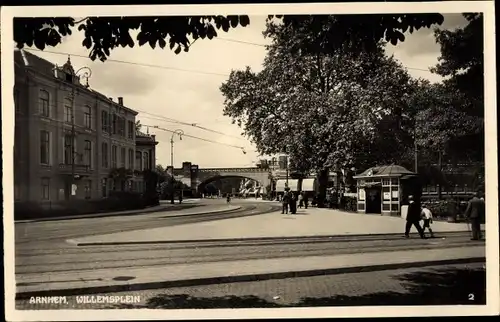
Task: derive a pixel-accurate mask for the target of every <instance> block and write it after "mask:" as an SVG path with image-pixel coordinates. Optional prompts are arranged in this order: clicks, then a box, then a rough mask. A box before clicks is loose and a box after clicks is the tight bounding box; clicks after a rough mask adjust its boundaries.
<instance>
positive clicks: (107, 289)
mask: <svg viewBox="0 0 500 322" xmlns="http://www.w3.org/2000/svg"><path fill="white" fill-rule="evenodd" d="M485 261H486V258H485V257H471V258H461V259H448V260H434V261H420V262H413V263H408V262H407V263H398V264H384V265H372V266H355V267H340V268H330V269H314V270H297V271H288V272H277V273H261V274H245V275H237V276H221V277H208V278H193V279H180V280H176V281H163V282H146V283H137V284H122V285H110V286H97V287H82V288H73V289H58V290H43V291H29V292H18V293H16V298H15V299H16V300H22V299H29V298H30V297H32V296H74V295H88V294H99V293H118V292H131V291H141V290H151V289H161V288H174V287H189V286H202V285H211V284H225V283H241V282H255V281H262V280H271V279H285V278H297V277H312V276H318V275H336V274H348V273H366V272H375V271H383V270H394V269H406V268H417V267H427V266H439V265H451V264H472V263H481V262H485Z"/></svg>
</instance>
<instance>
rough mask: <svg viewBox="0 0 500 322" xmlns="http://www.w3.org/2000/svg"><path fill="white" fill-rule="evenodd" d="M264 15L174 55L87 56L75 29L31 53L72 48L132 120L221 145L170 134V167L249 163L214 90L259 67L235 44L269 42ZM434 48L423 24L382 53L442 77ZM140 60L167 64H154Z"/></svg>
mask: <svg viewBox="0 0 500 322" xmlns="http://www.w3.org/2000/svg"><path fill="white" fill-rule="evenodd" d="M444 16H445V20H444V23H443V25H442V26H441V27H440V28H442V29H454V28H457V27H461V26H463V25H464V24H465V19H464V18H463V17H462V16H461V15H460V14H445V15H444ZM265 19H266V17H265V16H250V25H249V26H247V27H244V28H243V27H239V28H237V29H234V30H233V29H231V30H230V31H229V32H228V33H224V32H222V31H221V32H220V33H219V37H218V38H215V39H213V40H208V39H207V40H201V39H200V40H198V41H196V43H194V44H193V46H192V47H191V48H190V51H189V52H188V53H185V52H181V53H180V54H179V55H176V54H175V53H174V52H173V51H170V50H168V49H165V50H162V49H159V48H157V49H154V50H153V49H152V48H151V47H149V45H145V46H142V47H138V46H137V45H136V46H135V47H134V48H129V47H127V48H121V47H119V48H117V49H114V50H113V51H112V52H111V56H110V57H109V59H108V60H107V61H106V62H104V63H102V62H100V61H95V62H93V61H91V60H90V59H89V58H88V50H87V49H86V48H85V47H83V46H82V45H81V43H82V40H83V33H80V32H78V31H77V30H76V29H75V30H74V33H73V35H71V36H69V37H66V38H64V40H63V43H62V44H60V45H58V46H57V47H55V48H52V47H49V48H47V49H46V51H45V52H40V51H33V53H34V54H36V55H39V56H41V57H42V58H45V59H47V60H49V61H51V62H53V63H56V64H58V65H62V64H64V63H65V62H66V60H67V55H68V54H71V62H72V64H73V66H74V68H75V70H77V69H78V68H80V67H83V66H86V67H90V68H91V70H92V75H91V77H90V79H89V84H90V86H91V87H92V88H93V89H94V90H97V91H99V92H101V93H103V94H104V95H106V96H108V97H113V98H115V99H114V100H115V101H117V99H116V98H117V97H119V96H121V97H123V100H124V105H126V106H127V107H129V108H132V109H134V110H137V111H139V115H138V117H137V119H138V120H140V121H141V124H144V125H150V126H159V127H162V128H165V129H169V130H176V129H181V130H183V131H184V133H186V134H189V135H193V136H197V137H201V138H204V139H208V140H212V141H216V142H220V143H222V144H215V143H209V142H205V141H200V140H196V139H193V138H189V137H183V139H182V140H181V141H180V140H179V139H178V138H175V139H174V141H175V144H174V165H175V167H176V168H177V167H180V166H181V164H182V162H183V161H190V162H192V163H193V164H198V165H199V166H200V167H201V168H216V167H251V166H254V165H255V162H256V161H257V160H258V159H259V155H258V152H257V151H256V149H255V147H254V146H252V144H251V142H250V141H249V140H248V139H247V138H245V137H243V136H242V135H241V133H242V129H241V128H239V127H238V126H237V125H236V124H232V123H231V119H230V118H229V117H226V116H223V114H222V111H223V102H224V98H223V96H222V94H221V92H220V90H219V88H220V85H221V84H222V83H223V82H224V81H226V80H227V78H228V75H229V73H230V72H231V70H240V69H244V68H245V67H246V66H250V67H251V68H252V70H254V71H259V70H261V69H262V62H263V60H264V57H265V55H266V49H265V47H263V46H258V45H253V44H245V43H241V42H246V43H254V44H262V45H265V44H268V43H269V40H267V39H264V37H263V35H262V31H263V30H264V29H265ZM231 40H237V41H239V42H234V41H231ZM166 48H167V47H166ZM439 49H440V48H439V45H438V44H436V42H435V39H434V35H433V31H432V29H427V28H424V29H421V30H419V31H416V32H414V33H413V34H410V33H409V32H407V34H406V40H405V42H403V43H400V44H398V45H397V46H392V45H391V44H389V45H388V46H387V49H386V51H387V54H388V55H394V57H395V58H396V59H398V60H399V61H400V62H401V63H402V64H403V66H405V67H407V68H408V72H409V73H410V74H411V75H412V76H414V77H416V78H426V79H429V80H430V81H432V82H437V81H440V77H439V76H437V75H434V74H431V73H430V72H429V71H428V69H429V67H431V66H433V65H435V64H436V63H437V62H438V57H439ZM47 51H50V52H56V53H59V54H54V53H49V52H47ZM113 60H117V61H126V62H131V63H133V64H125V63H119V62H114V61H113ZM141 64H148V65H159V66H165V67H169V68H173V69H168V68H153V67H147V66H143V65H141ZM175 69H183V70H188V71H197V72H198V73H195V72H188V71H179V70H175ZM211 73H213V74H211ZM214 74H216V75H214ZM143 112H146V113H149V114H145V113H143ZM152 114H153V115H152ZM165 118H169V119H174V120H177V121H181V122H187V123H189V124H193V123H195V124H197V125H199V126H202V127H205V128H209V129H212V130H214V131H217V132H222V133H225V135H221V134H217V133H212V132H208V131H204V130H201V129H199V128H196V127H192V126H187V125H180V124H176V123H173V122H171V121H168V120H166V119H165ZM143 131H146V128H144V127H143ZM149 133H150V134H155V135H156V139H157V140H158V141H159V144H158V145H157V151H156V158H157V160H156V163H157V164H161V165H163V166H167V165H170V139H171V136H172V134H171V133H170V132H166V131H162V130H159V129H154V128H150V129H149ZM223 144H229V145H233V146H238V147H242V148H244V151H245V152H246V154H244V153H243V152H242V151H243V150H242V149H239V148H235V147H230V146H226V145H223Z"/></svg>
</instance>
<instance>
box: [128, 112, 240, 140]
mask: <svg viewBox="0 0 500 322" xmlns="http://www.w3.org/2000/svg"><path fill="white" fill-rule="evenodd" d="M135 111H137V112H139V113H142V114H146V115H151V116H155V117H158V118H160V119H163V120H165V121H166V122H171V123H176V124H181V125H186V126H191V127H195V128H198V129H201V130H204V131H207V132H212V133H216V134H220V135H223V136H227V137H232V138H236V139H239V140H245V139H244V138H242V137H238V136H234V135H229V134H226V133H224V132H220V131H217V130H212V129H209V128H206V127H204V126H199V125H198V123H196V122H194V123H189V122H184V121H179V120H176V119H173V118H170V117H166V116H162V115H159V114H154V113H150V112H145V111H141V110H135ZM157 120H158V119H157Z"/></svg>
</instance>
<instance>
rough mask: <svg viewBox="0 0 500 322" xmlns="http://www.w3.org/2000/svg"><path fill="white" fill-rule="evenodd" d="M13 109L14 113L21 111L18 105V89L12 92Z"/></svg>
mask: <svg viewBox="0 0 500 322" xmlns="http://www.w3.org/2000/svg"><path fill="white" fill-rule="evenodd" d="M14 109H15V111H16V112H20V111H21V107H20V105H19V90H18V89H15V90H14Z"/></svg>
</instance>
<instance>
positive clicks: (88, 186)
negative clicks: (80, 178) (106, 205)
mask: <svg viewBox="0 0 500 322" xmlns="http://www.w3.org/2000/svg"><path fill="white" fill-rule="evenodd" d="M91 197H92V181H90V180H87V181H85V199H90V198H91Z"/></svg>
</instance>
